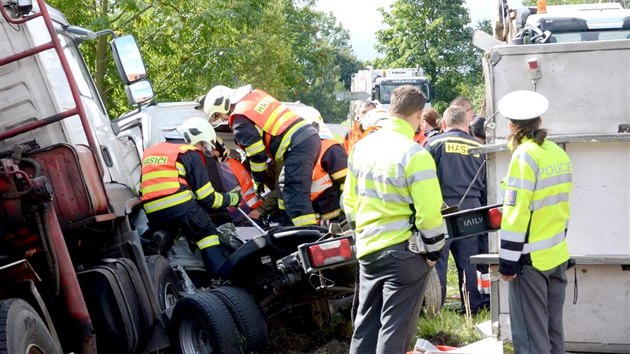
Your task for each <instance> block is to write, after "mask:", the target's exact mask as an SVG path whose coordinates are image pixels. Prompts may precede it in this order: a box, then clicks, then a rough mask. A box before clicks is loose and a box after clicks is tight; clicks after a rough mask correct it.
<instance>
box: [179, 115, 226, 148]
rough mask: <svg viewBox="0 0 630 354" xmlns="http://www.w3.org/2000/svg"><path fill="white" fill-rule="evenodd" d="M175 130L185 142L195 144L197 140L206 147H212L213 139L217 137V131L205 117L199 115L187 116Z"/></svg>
mask: <svg viewBox="0 0 630 354" xmlns="http://www.w3.org/2000/svg"><path fill="white" fill-rule="evenodd" d="M177 130H178V131H179V133H180V134H181V136H182V137H183V139H184V141H185V142H186V144H189V145H195V144H197V143H198V142H203V145H204V146H205V148H206V149H208V150H212V149H214V141H215V140H216V139H217V133H216V132H215V131H214V128H213V127H212V125H210V122H208V120H207V119H203V118H201V117H192V118H188V119H186V121H184V123H182V124H181V125H180V126H179V127H178V128H177Z"/></svg>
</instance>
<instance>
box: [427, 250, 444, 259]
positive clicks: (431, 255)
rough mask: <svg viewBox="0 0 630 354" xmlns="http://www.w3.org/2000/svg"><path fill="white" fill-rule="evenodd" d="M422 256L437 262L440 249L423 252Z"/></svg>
mask: <svg viewBox="0 0 630 354" xmlns="http://www.w3.org/2000/svg"><path fill="white" fill-rule="evenodd" d="M424 256H425V257H427V259H428V260H430V261H432V262H437V261H438V259H440V257H442V251H435V252H427V253H425V255H424Z"/></svg>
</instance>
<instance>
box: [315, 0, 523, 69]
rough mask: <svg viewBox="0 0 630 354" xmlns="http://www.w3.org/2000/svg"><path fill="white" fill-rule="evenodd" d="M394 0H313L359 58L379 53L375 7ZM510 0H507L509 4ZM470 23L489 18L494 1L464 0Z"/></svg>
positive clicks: (367, 58)
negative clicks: (342, 32)
mask: <svg viewBox="0 0 630 354" xmlns="http://www.w3.org/2000/svg"><path fill="white" fill-rule="evenodd" d="M393 2H394V0H317V9H318V10H320V11H324V12H332V13H333V15H334V16H335V17H336V18H337V21H339V22H340V23H341V24H342V25H343V27H345V28H346V29H347V30H348V31H349V32H350V44H351V45H352V48H353V49H354V53H355V54H356V55H357V57H358V58H359V59H361V60H371V59H374V58H376V57H378V56H379V53H378V52H377V51H376V49H374V45H375V44H376V35H375V34H374V32H376V31H377V30H379V29H380V28H381V26H382V25H381V14H380V12H378V11H377V8H379V7H383V8H385V9H386V10H388V9H389V5H391V4H392V3H393ZM511 2H512V1H510V3H511ZM466 6H467V7H468V10H469V13H470V18H471V21H472V23H473V24H476V23H477V22H478V21H481V20H485V19H488V20H491V19H492V18H493V16H494V13H495V8H496V1H495V0H466Z"/></svg>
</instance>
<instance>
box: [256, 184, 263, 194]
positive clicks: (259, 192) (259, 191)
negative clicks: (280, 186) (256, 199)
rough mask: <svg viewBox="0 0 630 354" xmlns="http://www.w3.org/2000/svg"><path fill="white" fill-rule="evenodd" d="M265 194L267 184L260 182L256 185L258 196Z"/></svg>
mask: <svg viewBox="0 0 630 354" xmlns="http://www.w3.org/2000/svg"><path fill="white" fill-rule="evenodd" d="M263 193H265V183H263V182H260V183H258V184H257V185H256V194H258V196H262V195H263Z"/></svg>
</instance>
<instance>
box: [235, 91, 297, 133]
mask: <svg viewBox="0 0 630 354" xmlns="http://www.w3.org/2000/svg"><path fill="white" fill-rule="evenodd" d="M235 115H243V116H245V117H247V119H249V120H251V121H252V122H253V123H254V124H256V126H258V127H259V128H260V129H262V130H263V131H264V132H265V133H267V134H269V135H272V136H278V135H280V134H282V133H284V131H285V130H286V129H287V128H288V127H289V126H290V125H291V124H293V123H294V122H295V121H297V120H298V119H300V117H299V116H298V115H297V114H295V113H293V111H291V110H290V109H289V108H288V107H287V106H285V105H284V104H282V103H280V101H278V100H277V99H275V98H273V97H272V96H270V95H269V94H268V93H266V92H265V91H262V90H254V91H252V92H250V93H249V94H248V95H247V96H245V97H243V99H241V100H240V101H238V103H237V104H236V106H235V107H234V111H233V112H232V114H230V118H229V120H228V124H229V126H230V128H231V127H232V120H233V119H234V116H235Z"/></svg>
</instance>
